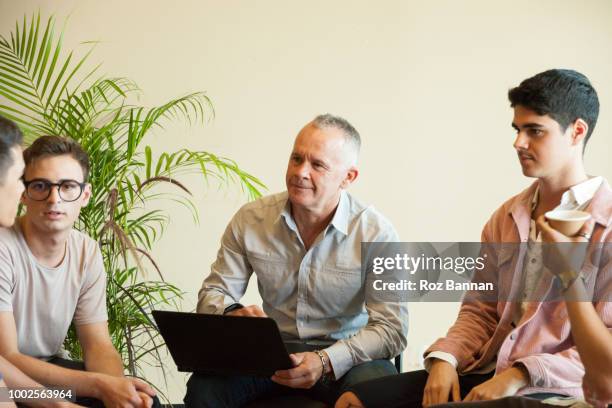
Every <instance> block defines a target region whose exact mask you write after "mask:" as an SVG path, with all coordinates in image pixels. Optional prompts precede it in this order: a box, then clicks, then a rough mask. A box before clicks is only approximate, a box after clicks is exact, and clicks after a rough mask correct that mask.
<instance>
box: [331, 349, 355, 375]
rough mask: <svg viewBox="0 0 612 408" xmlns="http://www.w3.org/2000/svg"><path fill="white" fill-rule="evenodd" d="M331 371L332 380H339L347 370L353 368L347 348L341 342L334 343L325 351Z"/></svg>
mask: <svg viewBox="0 0 612 408" xmlns="http://www.w3.org/2000/svg"><path fill="white" fill-rule="evenodd" d="M325 352H326V353H327V356H328V357H329V362H330V363H331V366H332V369H333V370H334V378H335V379H336V380H338V379H340V378H341V377H342V376H343V375H344V374H346V372H347V371H348V370H350V369H351V368H352V367H353V358H352V357H351V352H350V350H349V348H348V346H347V345H346V344H344V343H342V342H339V341H338V342H336V343H334V344H332V345H331V346H329V347H328V348H326V349H325Z"/></svg>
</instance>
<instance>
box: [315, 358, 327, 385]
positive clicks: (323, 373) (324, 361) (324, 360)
mask: <svg viewBox="0 0 612 408" xmlns="http://www.w3.org/2000/svg"><path fill="white" fill-rule="evenodd" d="M315 353H317V355H318V356H319V358H320V359H321V378H319V381H321V383H323V384H326V383H328V382H329V381H330V380H331V375H330V374H331V370H330V365H329V359H328V358H327V356H326V355H325V353H324V352H323V350H315Z"/></svg>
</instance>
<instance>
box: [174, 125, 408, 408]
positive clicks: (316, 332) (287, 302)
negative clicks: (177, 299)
mask: <svg viewBox="0 0 612 408" xmlns="http://www.w3.org/2000/svg"><path fill="white" fill-rule="evenodd" d="M360 144H361V142H360V137H359V133H358V132H357V131H356V130H355V128H354V127H353V126H351V125H350V124H349V123H348V122H347V121H346V120H344V119H342V118H339V117H335V116H332V115H321V116H318V117H316V118H315V119H314V120H313V121H312V122H310V123H308V124H307V125H306V126H305V127H304V128H303V129H302V130H301V131H300V133H299V134H298V136H297V138H296V140H295V144H294V146H293V151H292V152H291V155H290V158H289V164H288V166H287V173H286V184H287V191H286V192H283V193H280V194H276V195H272V196H269V197H265V198H262V199H260V200H257V201H255V202H253V203H249V204H247V205H245V206H244V207H243V208H241V209H240V210H239V211H238V213H237V214H236V215H235V216H234V218H233V219H232V221H231V222H230V224H229V226H228V227H227V229H226V231H225V234H224V236H223V238H222V242H221V248H220V250H219V253H218V256H217V260H216V262H215V263H214V264H213V265H212V271H211V273H210V275H209V276H208V277H207V278H206V279H205V281H204V284H203V286H202V289H201V290H200V293H199V302H198V309H197V310H198V312H200V313H216V314H222V313H225V314H228V315H236V316H254V317H256V316H270V317H271V318H273V319H274V320H275V321H276V322H277V324H278V326H279V328H280V331H281V333H282V335H283V338H284V339H285V341H286V342H287V344H288V348H289V349H290V350H299V351H303V352H297V353H294V354H292V355H291V358H292V360H293V362H294V365H295V367H294V368H292V369H290V370H281V371H278V372H276V373H275V375H274V376H272V378H257V377H248V376H244V377H214V376H205V375H198V374H194V375H193V376H192V377H191V379H190V380H189V383H188V389H187V395H186V396H185V402H186V404H187V405H188V406H193V407H196V406H197V407H235V406H242V405H244V404H245V403H248V402H249V401H252V400H255V399H257V398H259V397H263V396H270V395H278V394H284V393H292V392H297V391H296V390H305V391H303V392H306V393H307V394H309V395H310V396H311V397H313V398H316V399H319V400H322V401H325V402H328V403H333V401H335V399H336V398H337V396H338V395H339V394H340V393H341V392H342V390H344V389H345V388H346V387H348V386H350V385H351V384H355V383H357V382H359V381H363V380H365V379H371V378H377V377H381V376H384V375H388V374H393V373H395V372H396V371H395V369H394V367H393V365H392V364H391V363H390V362H389V361H388V360H387V359H389V358H392V357H394V356H396V355H397V354H399V353H400V352H401V350H402V349H403V348H404V346H405V344H406V331H407V329H406V328H407V326H406V325H407V316H406V306H405V305H402V304H400V303H392V302H388V303H385V302H380V301H377V300H376V299H375V297H374V294H373V293H371V289H368V288H366V284H365V282H366V281H367V280H368V279H369V278H370V276H368V274H367V273H366V274H365V275H364V274H362V271H361V243H362V242H390V241H397V234H396V232H395V229H394V228H393V226H392V225H391V223H390V222H389V221H388V220H387V219H385V218H384V217H383V216H382V215H381V214H380V213H378V212H377V211H376V210H375V209H373V208H372V207H369V206H365V205H363V204H361V203H360V202H358V201H357V200H356V199H355V198H353V197H352V196H351V195H350V194H348V193H347V192H346V191H345V190H346V189H347V188H348V187H349V186H350V185H351V184H352V183H353V182H354V181H355V179H356V178H357V175H358V170H357V158H358V154H359V148H360ZM253 272H254V273H255V274H256V275H257V279H258V285H259V292H260V294H261V297H262V299H263V309H262V308H260V307H259V306H257V305H251V306H246V307H243V306H242V305H240V304H239V303H237V302H238V301H239V300H240V298H241V297H242V296H243V294H244V292H245V290H246V287H247V283H248V280H249V278H250V276H251V274H252V273H253ZM253 352H254V353H256V352H257V350H253Z"/></svg>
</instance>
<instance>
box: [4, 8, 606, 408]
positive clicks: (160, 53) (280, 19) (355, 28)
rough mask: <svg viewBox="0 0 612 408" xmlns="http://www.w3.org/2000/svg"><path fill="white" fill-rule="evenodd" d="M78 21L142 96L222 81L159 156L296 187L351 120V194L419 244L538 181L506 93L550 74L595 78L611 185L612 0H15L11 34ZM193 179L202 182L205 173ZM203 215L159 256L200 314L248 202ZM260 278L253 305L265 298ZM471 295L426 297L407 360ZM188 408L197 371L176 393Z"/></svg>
mask: <svg viewBox="0 0 612 408" xmlns="http://www.w3.org/2000/svg"><path fill="white" fill-rule="evenodd" d="M39 7H40V8H41V9H42V11H43V13H44V14H45V15H48V14H49V13H56V15H58V16H60V17H62V18H63V17H64V16H67V15H70V21H69V24H68V28H67V32H66V42H67V43H68V44H72V45H76V44H77V43H78V42H80V41H83V40H99V41H101V43H100V44H99V45H98V47H97V50H96V51H95V54H94V56H93V60H94V61H101V62H103V63H104V66H103V72H106V73H108V74H109V75H121V76H127V77H130V78H132V79H133V80H135V81H137V82H138V84H139V85H140V86H141V88H142V89H143V90H144V95H143V97H142V99H141V102H142V103H144V104H148V105H151V104H156V103H160V102H162V101H164V100H166V99H168V98H170V97H173V96H178V95H181V94H184V93H187V92H189V91H194V90H206V91H207V92H208V95H209V96H210V97H211V98H212V100H213V102H214V106H215V109H216V112H217V116H216V119H215V120H214V122H212V123H211V124H210V125H208V126H206V127H204V128H186V127H183V126H169V127H168V128H167V131H166V132H158V134H157V136H156V137H155V138H154V140H153V141H152V142H151V143H152V145H153V146H154V148H155V149H168V150H172V149H176V148H179V147H183V146H188V147H191V148H194V149H206V150H210V151H213V152H216V153H219V154H222V155H227V156H229V157H232V158H234V159H236V160H237V161H238V163H239V164H240V165H242V166H243V167H244V168H246V169H248V170H249V171H251V172H253V173H254V174H255V175H257V176H259V177H260V178H261V179H262V180H263V181H264V182H265V183H266V184H267V185H268V186H269V189H270V191H271V192H276V191H279V190H282V189H283V185H284V181H283V180H284V179H283V177H284V168H285V165H286V160H287V157H288V153H289V149H290V147H291V143H292V140H293V137H294V136H295V134H296V133H297V131H298V130H299V129H300V127H301V126H302V125H303V124H304V123H305V122H307V121H308V120H309V119H310V118H312V117H313V116H314V115H316V114H318V113H321V112H332V113H336V114H339V115H342V116H344V117H346V118H348V119H349V120H350V121H352V122H353V124H354V125H355V126H356V127H357V129H358V130H359V131H360V132H361V134H362V137H363V153H362V156H361V174H360V177H359V180H358V181H357V183H356V184H355V185H354V186H353V187H352V188H351V191H352V192H353V193H354V194H355V195H357V196H358V197H359V198H361V199H362V200H363V201H365V202H370V203H373V204H375V205H376V207H378V208H379V209H380V210H381V211H382V212H383V213H384V214H386V215H387V216H388V217H389V218H390V219H391V220H392V221H393V222H394V223H395V225H396V227H397V229H398V231H399V232H400V235H401V237H402V238H403V239H404V240H406V241H427V240H431V241H454V240H464V241H474V240H479V237H480V235H479V234H480V229H481V227H482V225H483V223H484V222H485V221H486V219H487V217H488V216H489V214H490V213H491V212H492V211H493V210H494V209H495V208H496V207H497V206H498V205H499V204H501V202H502V201H503V200H504V199H506V198H507V197H509V196H510V195H512V194H514V193H516V192H518V191H519V190H520V189H522V188H523V187H524V186H526V185H527V184H528V183H529V182H530V181H529V180H527V179H525V178H524V177H523V176H522V175H521V172H520V168H519V164H518V162H517V159H516V156H515V154H514V152H513V149H512V142H513V137H514V132H513V131H512V129H511V128H510V122H511V110H510V109H509V106H508V102H507V99H506V91H507V89H508V88H509V87H511V86H514V85H516V84H518V82H520V80H522V79H523V78H525V77H527V76H530V75H532V74H535V73H537V72H539V71H542V70H544V69H547V68H551V67H568V68H574V69H577V70H580V71H583V72H584V73H585V74H587V75H588V76H589V77H590V78H591V80H592V81H593V83H594V85H595V87H596V88H597V90H598V91H599V95H600V99H601V105H602V109H601V114H600V120H599V123H598V125H597V129H596V131H595V134H594V136H593V139H592V141H591V143H590V147H589V148H588V150H587V153H586V163H587V169H588V171H589V173H591V174H603V175H605V176H606V177H607V178H608V179H612V164H611V163H610V160H609V152H610V147H609V146H610V144H609V141H608V138H609V135H610V134H611V133H612V124H611V123H612V84H611V83H610V81H609V78H610V73H611V72H612V52H611V51H610V50H611V49H610V44H611V43H612V41H611V40H612V25H611V24H610V21H612V3H611V2H609V1H607V0H602V1H584V2H580V3H578V2H575V1H560V0H551V1H527V0H513V1H485V0H482V1H475V0H474V1H450V0H449V1H425V0H423V1H379V2H373V1H370V2H368V1H348V0H346V1H310V2H297V1H282V0H277V1H248V0H244V1H200V0H198V1H175V2H170V1H159V0H156V1H151V0H149V1H125V0H124V1H118V0H112V1H111V0H105V1H85V0H79V1H77V0H74V1H48V0H38V1H35V0H27V1H23V0H22V1H7V0H0V32H1V33H2V34H6V33H7V32H8V31H9V30H10V29H11V28H12V27H13V26H14V22H15V20H16V19H18V18H22V16H23V14H24V13H28V14H30V13H31V12H32V11H35V10H36V9H37V8H39ZM189 182H190V184H191V185H194V184H195V182H196V180H189ZM196 190H197V191H200V193H201V194H200V195H198V196H197V197H198V198H197V200H198V204H199V207H200V210H201V215H202V224H201V225H199V226H195V225H193V223H192V221H191V218H190V216H189V215H188V214H187V213H186V212H185V211H183V210H182V209H180V208H171V210H172V214H173V215H172V222H171V224H170V225H169V228H168V230H167V233H166V235H165V236H164V239H163V240H162V241H161V242H159V244H158V245H157V250H156V251H155V252H156V257H157V259H158V261H159V263H160V265H161V267H162V269H163V270H164V271H165V273H166V276H167V277H168V279H169V280H171V281H172V282H175V283H177V284H178V285H179V286H180V287H181V288H182V289H183V290H185V291H186V292H187V295H186V300H185V303H184V308H185V310H191V309H193V308H194V306H195V302H196V296H197V290H198V288H199V287H200V284H201V281H202V279H203V278H204V276H206V274H207V273H208V270H209V265H210V263H211V261H212V260H213V259H214V256H215V253H216V250H217V245H218V241H219V238H220V235H221V233H222V231H223V229H224V227H225V225H226V223H227V221H228V220H229V218H230V217H231V215H232V214H233V213H234V211H235V210H236V209H237V208H238V207H239V206H240V205H241V204H242V203H243V202H244V197H243V196H241V195H240V194H239V193H236V192H235V190H233V191H230V192H217V191H216V189H215V188H211V189H209V190H207V191H206V193H203V190H202V189H200V190H198V189H197V188H196ZM258 302H259V300H258V297H257V294H256V290H254V287H253V285H251V287H250V289H249V292H248V295H247V300H246V303H258ZM456 309H457V305H456V304H414V305H411V316H410V335H409V346H408V349H407V351H406V356H407V357H408V361H407V367H410V368H412V367H416V366H418V365H419V364H420V361H419V359H418V355H419V354H420V353H421V352H422V350H423V348H424V347H425V346H426V345H427V344H429V343H430V342H431V341H432V340H434V339H435V338H436V337H438V336H440V335H443V334H444V333H445V329H446V327H447V326H448V325H449V324H450V323H451V322H452V321H453V319H454V317H455V313H456ZM169 390H170V394H171V396H172V399H173V400H175V401H178V400H180V399H181V398H182V394H183V391H184V377H183V376H181V375H175V376H173V377H172V378H171V379H170V386H169Z"/></svg>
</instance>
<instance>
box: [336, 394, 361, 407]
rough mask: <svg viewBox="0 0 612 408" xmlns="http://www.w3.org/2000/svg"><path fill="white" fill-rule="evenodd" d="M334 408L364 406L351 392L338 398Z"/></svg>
mask: <svg viewBox="0 0 612 408" xmlns="http://www.w3.org/2000/svg"><path fill="white" fill-rule="evenodd" d="M334 408H365V405H363V403H362V402H361V401H359V398H357V396H356V395H355V394H353V393H352V392H350V391H349V392H345V393H344V394H342V395H341V396H340V398H338V401H336V405H334Z"/></svg>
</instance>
